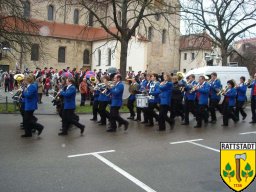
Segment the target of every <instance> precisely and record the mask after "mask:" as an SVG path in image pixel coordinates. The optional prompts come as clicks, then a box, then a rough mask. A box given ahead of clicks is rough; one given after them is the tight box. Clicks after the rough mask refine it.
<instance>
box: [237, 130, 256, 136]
mask: <svg viewBox="0 0 256 192" xmlns="http://www.w3.org/2000/svg"><path fill="white" fill-rule="evenodd" d="M249 134H256V131H253V132H245V133H239V135H249Z"/></svg>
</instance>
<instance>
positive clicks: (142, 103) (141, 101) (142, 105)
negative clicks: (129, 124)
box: [136, 94, 148, 108]
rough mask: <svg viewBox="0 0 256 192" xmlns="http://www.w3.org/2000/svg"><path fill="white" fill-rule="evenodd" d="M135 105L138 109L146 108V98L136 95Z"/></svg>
mask: <svg viewBox="0 0 256 192" xmlns="http://www.w3.org/2000/svg"><path fill="white" fill-rule="evenodd" d="M136 104H137V107H139V108H145V107H148V97H147V96H145V95H143V94H136Z"/></svg>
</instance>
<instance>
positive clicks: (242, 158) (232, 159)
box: [220, 142, 256, 191]
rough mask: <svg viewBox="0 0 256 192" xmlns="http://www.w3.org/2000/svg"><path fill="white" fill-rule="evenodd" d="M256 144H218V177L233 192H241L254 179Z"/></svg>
mask: <svg viewBox="0 0 256 192" xmlns="http://www.w3.org/2000/svg"><path fill="white" fill-rule="evenodd" d="M255 161H256V143H255V142H251V143H220V175H221V178H222V180H223V181H224V183H226V185H228V186H229V187H230V188H231V189H233V190H234V191H242V190H244V189H245V188H246V187H248V186H249V185H250V184H251V183H252V182H253V180H254V178H255V171H256V163H255Z"/></svg>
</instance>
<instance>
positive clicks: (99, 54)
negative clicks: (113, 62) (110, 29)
mask: <svg viewBox="0 0 256 192" xmlns="http://www.w3.org/2000/svg"><path fill="white" fill-rule="evenodd" d="M100 65H101V50H100V49H99V50H98V66H100Z"/></svg>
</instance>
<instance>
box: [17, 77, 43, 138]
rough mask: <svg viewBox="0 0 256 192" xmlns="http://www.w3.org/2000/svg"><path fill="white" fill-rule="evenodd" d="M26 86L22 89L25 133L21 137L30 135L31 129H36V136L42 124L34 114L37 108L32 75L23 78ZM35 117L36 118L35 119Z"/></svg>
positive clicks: (35, 88) (40, 131) (35, 89)
mask: <svg viewBox="0 0 256 192" xmlns="http://www.w3.org/2000/svg"><path fill="white" fill-rule="evenodd" d="M24 81H25V84H26V85H27V88H26V89H25V90H24V91H23V98H24V104H25V107H24V130H25V134H24V135H22V136H21V137H32V129H35V130H37V131H38V136H39V135H40V134H41V133H42V130H43V128H44V127H43V126H42V125H41V124H39V123H37V122H36V121H37V118H36V117H35V116H34V111H35V110H36V109H37V100H38V98H37V84H36V83H34V81H35V79H34V76H33V75H29V76H27V77H26V78H25V80H24ZM35 119H36V120H35Z"/></svg>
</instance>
